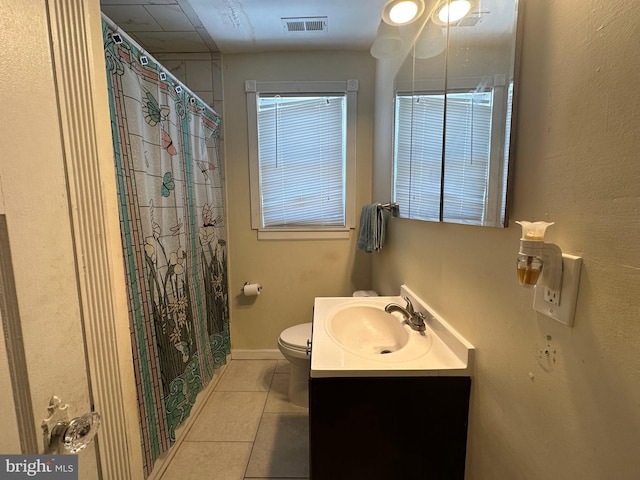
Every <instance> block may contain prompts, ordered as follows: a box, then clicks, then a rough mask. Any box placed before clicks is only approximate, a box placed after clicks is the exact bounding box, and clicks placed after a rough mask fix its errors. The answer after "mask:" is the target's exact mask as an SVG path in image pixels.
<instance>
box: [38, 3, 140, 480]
mask: <svg viewBox="0 0 640 480" xmlns="http://www.w3.org/2000/svg"><path fill="white" fill-rule="evenodd" d="M46 4H47V10H48V21H49V32H50V38H51V49H52V56H53V60H54V61H53V65H54V67H53V68H54V77H55V82H56V92H57V101H58V109H59V115H60V117H59V122H60V129H61V132H62V145H63V155H64V163H65V168H66V172H65V174H66V179H67V189H68V195H69V209H70V222H71V229H72V233H73V243H74V249H75V252H74V254H75V261H76V275H77V280H78V284H79V286H80V289H79V291H80V311H81V318H82V323H83V329H84V335H85V350H86V358H87V364H88V371H89V391H90V395H91V403H92V408H93V409H95V411H97V412H99V413H100V414H101V416H102V427H101V431H100V433H99V434H98V437H97V439H98V440H97V442H98V444H97V447H98V448H97V451H98V462H99V469H100V472H101V477H102V478H104V479H108V480H128V479H138V478H143V476H144V473H143V467H142V450H141V441H140V429H139V420H138V408H137V397H136V385H135V378H134V373H133V364H132V350H131V338H130V331H129V315H128V303H127V291H126V285H125V280H126V275H125V272H124V265H123V262H122V261H121V260H122V245H121V240H120V222H119V217H118V204H117V198H118V197H117V191H116V182H115V172H114V164H113V145H112V138H111V123H110V115H109V103H108V95H107V84H106V73H105V72H106V69H105V62H104V48H103V41H102V23H101V15H100V4H99V0H46Z"/></svg>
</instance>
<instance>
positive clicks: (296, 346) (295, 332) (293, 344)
mask: <svg viewBox="0 0 640 480" xmlns="http://www.w3.org/2000/svg"><path fill="white" fill-rule="evenodd" d="M311 325H312V323H311V322H309V323H301V324H300V325H294V326H293V327H289V328H287V329H285V330H283V331H282V333H281V334H280V338H279V340H280V343H281V344H282V346H284V347H286V348H290V349H291V350H300V351H306V350H307V348H309V347H308V345H307V341H309V340H311Z"/></svg>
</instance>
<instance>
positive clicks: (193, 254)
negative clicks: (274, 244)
mask: <svg viewBox="0 0 640 480" xmlns="http://www.w3.org/2000/svg"><path fill="white" fill-rule="evenodd" d="M103 38H104V49H105V58H106V66H107V81H108V88H109V103H110V109H111V128H112V133H113V146H114V159H115V169H116V177H117V186H118V197H119V207H120V228H121V234H122V244H123V258H124V263H125V271H126V284H127V290H128V297H129V298H128V300H129V322H130V329H131V340H132V345H133V364H134V370H135V377H136V384H137V389H138V392H137V393H138V407H139V412H140V428H141V432H142V439H143V452H144V457H145V458H144V463H145V470H146V475H148V474H149V473H150V472H151V469H152V468H153V462H154V461H155V459H156V458H157V457H158V456H159V455H160V454H162V453H163V452H164V451H165V450H167V449H168V448H169V446H170V445H171V444H172V443H173V442H174V441H175V429H176V427H177V426H178V425H179V424H180V423H181V422H182V421H183V420H185V419H186V418H187V417H188V416H189V412H190V410H191V407H192V406H193V404H194V401H195V398H196V395H197V394H198V392H199V391H200V390H202V388H203V387H204V386H205V385H206V384H207V383H208V381H209V380H211V378H212V376H213V373H214V369H216V368H218V367H220V366H222V365H223V364H224V363H225V362H226V356H227V354H229V353H230V342H229V316H228V312H229V310H228V288H227V273H226V272H227V270H226V261H227V258H226V247H225V245H226V243H225V238H226V231H225V219H224V192H223V182H224V176H223V168H222V167H223V164H222V162H221V159H220V148H219V130H220V117H219V116H218V115H217V114H216V113H215V112H214V111H213V110H212V109H211V108H209V107H208V106H207V105H205V104H204V103H202V101H200V100H199V99H198V98H197V97H195V96H193V95H192V94H191V93H190V92H189V91H188V89H186V88H185V87H184V86H183V85H181V84H180V82H179V81H177V80H176V79H175V78H174V77H173V76H171V75H170V74H169V73H168V72H166V71H165V70H164V69H163V67H162V65H160V64H158V63H157V62H156V61H155V60H154V59H153V57H151V56H150V55H148V54H147V53H146V52H145V51H143V50H142V49H141V48H140V47H139V46H138V45H137V44H136V43H135V42H133V41H132V40H131V39H130V38H128V37H127V36H126V35H125V34H123V33H121V32H118V31H114V30H113V29H112V28H111V27H110V26H109V24H108V23H107V22H106V21H103Z"/></svg>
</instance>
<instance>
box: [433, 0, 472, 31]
mask: <svg viewBox="0 0 640 480" xmlns="http://www.w3.org/2000/svg"><path fill="white" fill-rule="evenodd" d="M471 6H472V3H471V1H470V0H451V1H449V0H446V1H444V2H443V3H442V5H441V6H440V7H438V8H437V9H436V12H435V14H434V17H433V21H434V22H436V23H438V24H440V25H447V24H449V23H453V22H457V21H458V20H460V19H461V18H463V17H464V16H465V15H466V14H467V13H469V12H470V11H471Z"/></svg>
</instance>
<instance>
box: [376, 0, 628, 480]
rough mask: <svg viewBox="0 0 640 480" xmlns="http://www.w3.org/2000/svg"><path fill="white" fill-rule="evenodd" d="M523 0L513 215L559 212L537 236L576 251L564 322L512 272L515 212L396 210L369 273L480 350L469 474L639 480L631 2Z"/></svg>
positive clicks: (488, 478) (380, 180) (379, 173)
mask: <svg viewBox="0 0 640 480" xmlns="http://www.w3.org/2000/svg"><path fill="white" fill-rule="evenodd" d="M525 3H526V5H525V7H526V8H525V12H524V15H525V17H524V39H523V40H524V41H523V50H522V70H521V73H522V80H521V85H520V86H521V89H520V94H519V100H520V105H519V110H518V115H517V127H516V128H517V143H516V152H515V155H516V156H515V182H514V184H513V193H514V195H513V206H512V210H511V218H512V219H513V220H517V219H528V220H549V221H555V222H556V225H554V226H553V227H551V228H550V230H549V233H548V240H549V241H552V242H555V243H557V244H558V245H560V247H561V248H562V249H563V250H564V251H565V252H569V253H574V254H578V255H581V256H582V257H583V258H584V266H583V270H582V275H581V280H580V292H579V298H578V305H577V312H576V319H575V326H574V327H573V328H572V329H570V328H567V327H565V326H563V325H561V324H559V323H557V322H554V321H553V320H551V319H549V318H547V317H544V316H542V315H540V314H537V313H536V312H535V311H534V310H533V309H532V308H531V303H532V300H533V292H532V291H531V290H526V289H522V288H520V287H519V286H518V282H517V279H516V274H515V269H514V266H515V258H516V254H517V250H518V240H519V237H520V227H519V226H518V225H515V224H514V223H513V221H512V223H511V226H510V227H509V228H508V229H490V228H479V227H470V226H460V225H444V224H434V223H425V222H416V221H409V220H402V219H394V220H393V222H392V224H391V226H390V228H389V230H390V232H389V233H390V234H389V241H388V243H387V245H386V246H385V249H384V251H383V252H382V254H381V255H376V256H375V257H374V260H373V266H372V271H373V287H374V288H376V289H378V290H379V291H381V292H383V293H388V294H391V293H397V292H398V286H399V285H400V284H401V283H406V284H407V285H409V286H410V287H411V288H412V289H414V291H415V292H416V293H417V294H419V295H420V296H421V297H422V298H423V299H424V300H425V301H427V302H428V303H429V304H431V305H432V306H433V307H434V308H435V309H436V310H437V311H438V312H439V313H440V314H441V315H442V316H443V317H444V318H445V319H446V320H447V321H449V322H451V323H452V324H453V325H454V326H455V327H456V328H457V329H458V330H459V331H460V332H461V333H462V334H463V335H464V336H465V337H466V338H468V339H469V340H470V341H471V342H472V343H473V344H474V345H475V347H476V349H477V366H476V372H475V376H474V379H473V392H472V402H471V412H470V428H469V443H468V462H467V463H468V473H467V478H468V479H473V480H478V479H484V480H496V479H518V480H527V479H531V480H542V479H553V480H555V479H580V480H601V479H603V478H615V479H616V480H618V479H622V480H631V479H636V478H638V472H640V456H639V455H638V441H639V440H640V403H639V401H640V400H639V399H640V301H639V292H640V249H639V248H638V240H639V238H640V216H639V212H640V162H639V161H638V152H640V135H638V132H639V131H640V108H639V106H640V93H638V90H637V88H636V84H637V80H638V78H639V77H640V56H639V55H638V51H637V45H638V44H639V43H640V30H638V19H639V18H640V3H638V2H629V1H628V0H614V1H610V0H609V1H604V0H591V1H586V2H585V1H578V0H563V1H526V2H525ZM378 150H380V151H383V150H384V146H381V147H380V146H379V145H378V143H376V151H378ZM382 163H383V162H381V161H380V160H379V159H378V158H376V165H382ZM387 175H388V173H387V171H386V170H384V169H377V170H376V171H374V177H375V184H376V185H379V186H380V189H383V188H385V187H386V185H387V182H386V176H387ZM375 196H376V195H374V198H375ZM547 352H548V353H547ZM432 413H433V414H437V412H424V414H426V415H428V414H432ZM426 434H428V432H427V433H426Z"/></svg>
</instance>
